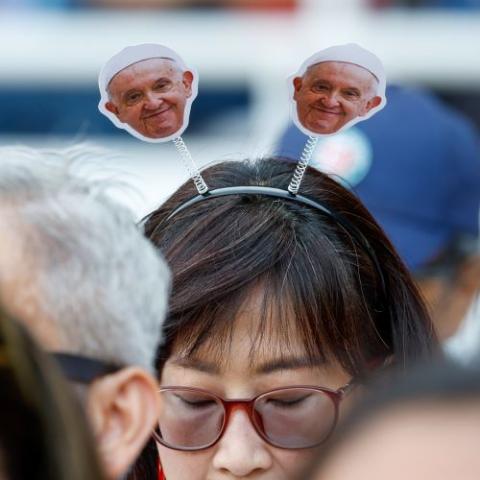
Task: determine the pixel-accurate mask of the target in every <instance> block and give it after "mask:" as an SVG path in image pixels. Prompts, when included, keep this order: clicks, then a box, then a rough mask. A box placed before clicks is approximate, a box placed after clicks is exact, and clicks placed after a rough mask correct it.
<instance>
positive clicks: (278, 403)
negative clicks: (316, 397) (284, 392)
mask: <svg viewBox="0 0 480 480" xmlns="http://www.w3.org/2000/svg"><path fill="white" fill-rule="evenodd" d="M310 396H311V394H307V395H302V396H301V397H293V398H270V399H268V402H267V403H270V404H271V405H272V406H274V407H278V408H293V407H297V406H300V405H301V404H302V403H303V402H304V401H305V400H306V399H307V398H308V397H310Z"/></svg>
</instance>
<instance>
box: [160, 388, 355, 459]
mask: <svg viewBox="0 0 480 480" xmlns="http://www.w3.org/2000/svg"><path fill="white" fill-rule="evenodd" d="M355 386H356V382H355V380H354V379H352V380H350V382H349V383H347V384H346V385H343V386H342V387H340V388H338V389H337V390H332V389H330V388H326V387H317V386H315V385H288V386H286V387H279V388H274V389H272V390H268V391H267V392H263V393H261V394H259V395H256V396H255V397H253V398H251V399H225V398H223V397H221V396H219V395H216V394H214V393H212V392H209V391H208V390H204V389H202V388H196V387H182V386H165V387H162V388H160V390H159V392H160V393H161V392H167V391H172V390H181V391H184V392H192V393H195V392H196V393H204V394H207V395H210V396H211V397H213V398H214V399H216V400H217V401H218V402H219V403H220V404H221V405H222V406H223V410H224V412H225V413H224V416H223V423H222V426H221V428H220V430H219V433H218V435H217V437H216V439H215V440H213V441H212V442H210V443H208V444H206V445H203V446H201V447H178V446H173V445H171V444H169V443H168V442H166V441H165V440H164V439H163V438H162V437H161V435H160V433H159V428H157V429H155V431H154V432H153V437H154V439H155V440H156V441H157V442H159V443H160V444H162V445H163V446H165V447H167V448H170V449H172V450H180V451H188V452H192V451H200V450H206V449H207V448H210V447H213V446H214V445H215V444H216V443H217V442H218V441H219V440H220V439H221V438H222V436H223V434H224V433H225V429H226V427H227V425H228V422H229V420H230V417H231V415H232V413H233V412H234V411H235V410H243V411H244V412H245V413H246V414H247V416H248V418H249V419H250V422H251V424H252V425H253V427H254V429H255V431H256V432H257V434H258V435H259V436H260V438H262V439H263V440H264V441H265V442H266V443H268V444H269V445H271V446H273V447H275V448H281V449H284V450H303V449H307V448H314V447H317V446H319V445H321V444H322V443H324V442H326V441H327V440H328V438H329V437H330V435H331V434H332V433H333V431H334V430H335V427H336V425H337V422H338V413H339V406H340V402H341V401H342V400H343V399H344V398H345V396H346V395H347V394H348V393H350V392H351V390H352V389H353V388H354V387H355ZM290 389H292V390H295V389H308V390H315V391H317V392H322V393H324V394H325V395H327V396H328V397H329V398H330V400H331V401H332V403H333V406H334V412H335V414H334V419H333V422H332V426H331V427H330V430H329V432H328V433H327V434H326V435H325V437H324V438H323V439H322V440H321V441H320V442H318V443H316V444H315V445H311V446H308V447H285V446H281V445H276V444H275V443H274V442H272V441H271V440H270V439H269V438H268V437H267V436H266V435H265V433H264V432H263V429H262V426H261V419H260V418H259V415H258V414H257V413H256V411H255V409H254V405H255V402H256V401H257V400H258V399H260V398H262V397H264V396H266V395H269V394H271V393H275V392H278V391H283V390H290Z"/></svg>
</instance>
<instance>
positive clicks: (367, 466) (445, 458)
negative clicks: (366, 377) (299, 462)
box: [303, 363, 480, 480]
mask: <svg viewBox="0 0 480 480" xmlns="http://www.w3.org/2000/svg"><path fill="white" fill-rule="evenodd" d="M479 431H480V365H478V364H476V365H475V364H474V365H470V366H469V367H462V366H460V365H455V364H453V363H440V364H433V365H425V366H422V367H421V368H417V369H416V371H415V372H411V373H410V374H409V375H407V376H405V375H403V376H400V378H397V377H396V376H393V377H391V378H389V379H387V380H386V381H385V380H384V381H382V382H381V383H379V384H377V385H374V386H372V387H371V391H369V393H368V396H367V397H366V398H365V399H362V401H361V402H360V403H359V404H358V405H356V406H355V408H354V409H353V410H352V412H351V414H350V415H349V416H348V419H347V420H346V421H345V423H344V424H343V425H342V428H341V429H340V430H339V432H338V435H337V436H336V437H335V440H334V441H333V442H331V443H330V444H329V445H328V446H327V447H326V448H325V449H324V450H322V452H321V455H319V458H318V463H317V464H316V465H315V466H313V467H312V470H311V472H309V473H307V474H306V475H305V476H303V478H304V479H309V480H350V479H351V480H353V479H355V480H380V479H382V480H383V479H385V478H388V479H389V480H404V479H406V478H408V479H409V480H425V479H435V480H452V479H462V480H475V479H477V478H479V477H480V457H479V455H478V432H479ZM372 465H374V466H375V467H374V468H372Z"/></svg>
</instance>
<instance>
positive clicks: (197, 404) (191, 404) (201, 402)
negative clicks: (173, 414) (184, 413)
mask: <svg viewBox="0 0 480 480" xmlns="http://www.w3.org/2000/svg"><path fill="white" fill-rule="evenodd" d="M175 397H176V398H177V399H178V400H179V401H180V403H182V404H183V405H184V406H186V407H188V408H192V409H200V408H207V407H211V406H214V405H216V402H215V400H212V399H210V398H203V399H193V398H192V399H188V398H185V397H183V396H181V395H175Z"/></svg>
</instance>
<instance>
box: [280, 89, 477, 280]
mask: <svg viewBox="0 0 480 480" xmlns="http://www.w3.org/2000/svg"><path fill="white" fill-rule="evenodd" d="M387 97H388V102H389V103H388V106H387V108H385V109H384V110H383V111H381V112H379V113H377V114H376V115H375V116H374V117H372V118H371V119H369V120H368V121H366V122H362V123H359V124H357V125H356V126H354V127H352V128H351V129H350V130H347V131H345V132H341V133H339V134H338V135H335V136H333V137H328V138H325V139H320V141H319V144H318V146H317V150H316V152H315V153H314V156H313V158H312V161H311V163H310V164H311V165H312V166H314V167H316V168H319V169H320V170H322V171H325V172H327V173H331V174H337V175H339V177H340V178H341V179H342V180H343V181H344V182H345V183H346V184H347V185H349V186H350V187H351V188H352V189H353V190H354V192H356V193H357V195H358V196H359V197H360V199H361V200H362V201H363V203H364V204H365V205H366V207H367V208H368V209H369V210H370V212H371V213H372V214H373V216H374V217H375V218H376V219H377V221H378V222H379V223H380V225H381V226H382V227H383V229H384V230H385V232H386V233H387V235H388V236H389V237H390V239H391V240H392V242H393V244H394V245H395V247H396V248H397V250H398V252H399V254H400V256H401V257H402V258H403V260H404V261H405V262H406V264H407V265H408V266H409V268H410V269H411V270H412V271H414V272H415V271H416V270H418V269H420V268H422V267H423V266H425V264H426V263H428V262H429V261H430V260H432V259H433V258H434V257H435V256H436V255H437V254H438V253H440V252H441V251H442V249H443V248H445V247H447V246H448V245H449V244H450V242H452V240H453V239H455V238H456V237H458V236H463V235H470V236H478V230H479V206H480V148H479V146H480V144H479V137H478V132H477V131H476V130H475V128H474V126H473V125H472V124H471V123H470V122H469V121H468V120H466V119H465V118H464V117H462V116H461V115H460V114H459V113H457V112H455V111H453V110H452V109H450V108H449V107H447V106H446V105H444V104H442V103H441V102H440V101H439V100H437V99H436V98H435V97H433V96H432V95H430V94H428V93H426V92H422V91H415V90H412V89H407V88H403V87H396V86H392V87H388V88H387ZM306 140H307V137H306V136H305V135H304V134H303V133H301V132H300V131H299V130H298V129H297V128H296V127H295V126H294V125H290V126H289V127H288V128H287V130H286V132H285V133H284V135H283V136H282V138H281V141H280V145H279V148H278V152H277V153H279V154H280V155H283V156H286V157H290V158H292V159H298V158H299V157H300V154H301V152H302V149H303V146H304V144H305V142H306Z"/></svg>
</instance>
